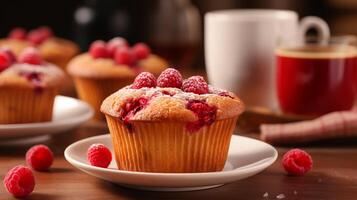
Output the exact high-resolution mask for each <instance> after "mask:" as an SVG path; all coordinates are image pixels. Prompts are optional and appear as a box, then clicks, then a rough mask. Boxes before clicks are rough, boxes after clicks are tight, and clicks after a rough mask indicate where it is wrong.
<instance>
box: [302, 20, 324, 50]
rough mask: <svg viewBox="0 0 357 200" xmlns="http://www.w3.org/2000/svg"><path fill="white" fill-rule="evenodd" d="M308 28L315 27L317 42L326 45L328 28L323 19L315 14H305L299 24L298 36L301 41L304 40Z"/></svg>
mask: <svg viewBox="0 0 357 200" xmlns="http://www.w3.org/2000/svg"><path fill="white" fill-rule="evenodd" d="M310 28H315V29H316V30H317V35H318V40H319V41H318V43H319V44H322V45H326V44H327V43H328V41H329V39H330V28H329V26H328V24H327V23H326V22H325V20H323V19H321V18H320V17H316V16H307V17H304V18H302V20H301V22H300V25H299V30H298V31H299V32H298V34H299V35H298V37H299V40H300V41H301V42H305V35H306V32H307V31H308V30H309V29H310Z"/></svg>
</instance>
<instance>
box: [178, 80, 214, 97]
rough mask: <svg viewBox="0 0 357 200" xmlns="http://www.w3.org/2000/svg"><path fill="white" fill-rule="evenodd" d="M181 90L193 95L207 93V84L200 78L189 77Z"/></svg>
mask: <svg viewBox="0 0 357 200" xmlns="http://www.w3.org/2000/svg"><path fill="white" fill-rule="evenodd" d="M182 90H183V91H185V92H192V93H195V94H207V93H209V90H208V84H207V83H206V81H205V79H204V78H203V77H202V76H191V77H190V78H188V79H186V80H184V81H183V84H182Z"/></svg>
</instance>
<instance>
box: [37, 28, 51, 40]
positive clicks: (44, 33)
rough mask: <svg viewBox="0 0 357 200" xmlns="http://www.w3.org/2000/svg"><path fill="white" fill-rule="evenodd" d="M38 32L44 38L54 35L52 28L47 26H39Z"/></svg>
mask: <svg viewBox="0 0 357 200" xmlns="http://www.w3.org/2000/svg"><path fill="white" fill-rule="evenodd" d="M37 32H38V34H40V35H41V36H42V38H43V39H44V40H46V39H48V38H50V37H52V36H53V32H52V30H51V29H50V28H49V27H47V26H41V27H39V28H37Z"/></svg>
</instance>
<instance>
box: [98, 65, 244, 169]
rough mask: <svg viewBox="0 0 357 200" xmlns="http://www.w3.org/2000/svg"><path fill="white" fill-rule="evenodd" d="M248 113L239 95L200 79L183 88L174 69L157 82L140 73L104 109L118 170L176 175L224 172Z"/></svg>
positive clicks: (183, 84)
mask: <svg viewBox="0 0 357 200" xmlns="http://www.w3.org/2000/svg"><path fill="white" fill-rule="evenodd" d="M243 109H244V105H243V103H242V102H241V101H240V100H239V98H238V97H236V96H235V95H234V94H232V93H230V92H227V91H224V90H220V89H216V88H213V87H211V86H208V85H207V83H206V82H205V80H204V79H203V78H202V77H200V76H193V77H190V78H188V79H186V80H184V81H183V82H182V78H181V75H180V74H179V72H178V71H176V70H174V69H171V68H169V69H167V70H165V71H164V72H163V73H162V74H161V75H160V76H159V77H158V79H157V81H156V80H155V77H154V75H152V74H150V73H147V72H143V73H141V74H140V75H138V77H137V78H136V79H135V81H134V83H133V84H132V85H129V86H127V87H125V88H123V89H120V90H119V91H117V92H115V93H114V94H112V95H111V96H109V97H108V98H106V99H105V100H104V102H103V104H102V106H101V111H102V112H103V113H104V114H105V115H106V119H107V122H108V127H109V130H110V134H111V137H112V142H113V145H114V151H115V158H116V161H117V164H118V168H119V169H122V170H129V171H145V172H177V173H180V172H210V171H220V170H222V169H223V167H224V164H225V162H226V159H227V154H228V148H229V143H230V138H231V136H232V134H233V131H234V128H235V125H236V121H237V119H238V116H239V115H240V113H241V112H242V111H243Z"/></svg>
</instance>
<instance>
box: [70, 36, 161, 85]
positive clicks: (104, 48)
mask: <svg viewBox="0 0 357 200" xmlns="http://www.w3.org/2000/svg"><path fill="white" fill-rule="evenodd" d="M166 66H167V63H166V61H165V60H164V59H162V58H160V57H159V56H157V55H154V54H152V53H151V50H150V48H149V47H148V46H147V45H146V44H144V43H137V44H135V45H134V46H132V47H129V45H128V43H127V41H126V40H125V39H123V38H120V37H116V38H113V39H111V40H110V41H108V42H107V43H106V42H104V41H100V40H97V41H94V42H93V43H92V44H91V46H90V48H89V51H88V52H87V53H84V54H81V55H78V56H76V57H75V58H73V59H72V60H71V61H70V63H69V64H68V68H67V70H68V72H69V74H71V75H73V76H79V77H88V78H98V79H101V78H132V79H134V78H135V76H136V75H137V74H138V73H140V72H142V71H149V72H151V73H153V74H157V75H158V74H160V72H161V71H162V70H164V69H165V68H166Z"/></svg>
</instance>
